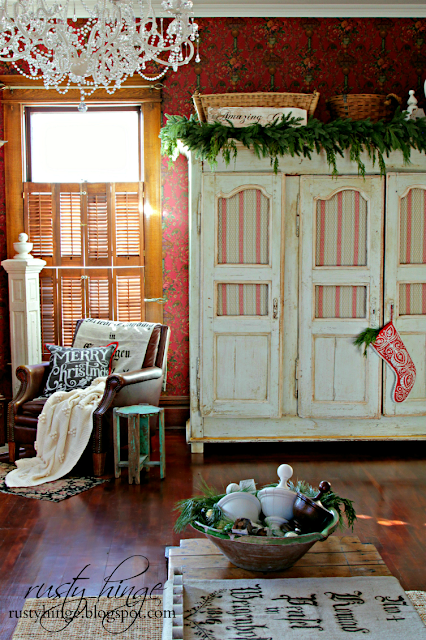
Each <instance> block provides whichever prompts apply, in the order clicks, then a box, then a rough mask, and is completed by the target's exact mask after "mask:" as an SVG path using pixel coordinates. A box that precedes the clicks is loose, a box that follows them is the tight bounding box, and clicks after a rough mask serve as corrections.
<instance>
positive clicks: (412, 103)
mask: <svg viewBox="0 0 426 640" xmlns="http://www.w3.org/2000/svg"><path fill="white" fill-rule="evenodd" d="M408 94H409V96H408V100H407V109H406V110H407V113H408V115H407V118H406V119H407V120H409V119H410V118H411V117H412V116H413V115H414V113H415V112H416V111H417V102H418V100H417V98H416V96H415V95H414V91H413V89H410V91H409V92H408Z"/></svg>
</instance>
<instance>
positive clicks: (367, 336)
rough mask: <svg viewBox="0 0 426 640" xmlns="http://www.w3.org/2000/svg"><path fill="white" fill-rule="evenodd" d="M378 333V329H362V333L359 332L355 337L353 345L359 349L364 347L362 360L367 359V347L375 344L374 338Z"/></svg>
mask: <svg viewBox="0 0 426 640" xmlns="http://www.w3.org/2000/svg"><path fill="white" fill-rule="evenodd" d="M379 333H380V329H373V328H371V327H368V328H367V329H364V331H361V333H359V334H358V335H357V336H356V337H355V340H354V341H353V344H354V345H355V346H356V347H359V348H360V349H362V348H363V347H364V354H363V355H364V358H366V357H367V349H368V347H369V346H370V344H374V343H375V342H376V338H377V336H378V335H379Z"/></svg>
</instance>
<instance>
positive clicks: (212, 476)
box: [0, 430, 426, 640]
mask: <svg viewBox="0 0 426 640" xmlns="http://www.w3.org/2000/svg"><path fill="white" fill-rule="evenodd" d="M425 460H426V446H425V443H422V442H412V443H410V442H404V443H401V442H399V443H349V442H347V443H334V444H327V443H321V444H309V445H306V444H286V443H281V444H274V445H268V444H245V445H210V446H206V452H205V454H204V456H192V457H191V454H190V451H189V448H188V447H187V445H186V444H185V440H184V435H183V431H180V430H176V431H169V432H168V433H167V477H166V479H165V480H164V481H160V479H159V475H158V469H153V470H152V471H151V473H150V475H149V476H147V477H146V478H144V479H143V480H142V483H141V485H140V486H136V485H129V484H128V483H127V477H126V472H125V471H123V477H122V478H121V479H120V480H112V481H110V482H107V483H105V484H103V485H100V486H98V487H95V488H94V489H91V490H90V491H86V492H84V493H82V494H80V495H78V496H75V497H73V498H71V499H68V500H64V501H63V502H60V503H51V502H44V501H38V500H33V499H31V500H30V499H26V498H21V497H17V496H12V495H7V494H0V561H1V567H2V569H1V572H2V573H1V586H0V603H1V618H0V628H1V633H0V637H1V639H2V640H6V639H8V638H10V637H11V635H12V633H13V629H14V627H15V625H16V619H15V620H14V619H10V618H9V613H8V612H9V610H19V609H21V607H22V605H23V603H24V599H25V595H26V592H27V590H28V589H29V588H30V587H34V586H35V585H38V587H37V589H38V588H39V587H40V585H43V584H44V585H45V587H41V590H39V592H38V594H37V593H36V591H37V589H35V590H33V592H32V594H31V595H32V596H33V597H35V596H36V595H39V596H40V595H41V594H42V592H43V590H44V589H46V588H47V587H49V586H50V585H53V587H54V588H55V587H59V586H60V585H61V584H62V583H66V582H70V581H72V579H73V578H74V577H76V576H77V574H78V573H79V572H80V571H81V570H82V569H83V568H84V567H85V566H86V565H90V566H88V567H87V568H86V569H85V571H84V573H83V574H82V577H87V578H89V579H88V580H85V581H84V583H83V582H82V581H80V582H78V583H77V585H78V586H79V587H80V588H82V587H84V588H85V590H86V592H85V593H86V595H92V596H96V595H98V594H99V592H100V590H101V588H102V586H103V585H104V582H103V581H104V578H105V577H106V576H108V575H110V574H111V572H112V571H113V569H114V568H115V567H117V565H119V564H120V563H122V562H123V561H126V559H127V558H129V560H127V561H126V562H125V563H124V564H123V565H122V567H121V568H120V569H118V570H117V571H116V572H115V573H114V575H113V577H112V578H111V580H113V579H114V578H116V579H117V580H118V579H125V578H129V580H127V581H126V580H125V581H124V582H123V583H121V587H122V586H124V585H132V586H135V587H136V588H141V587H142V586H146V587H148V588H149V590H151V589H153V588H155V587H156V585H157V584H158V583H161V584H164V582H165V580H166V560H165V557H164V548H165V546H166V545H173V544H174V545H178V544H179V539H180V537H197V536H198V534H196V533H195V532H194V531H192V530H187V531H185V532H184V533H183V534H182V535H181V536H179V535H177V534H175V533H173V524H174V521H175V514H174V513H173V506H174V504H175V502H176V501H177V500H179V499H180V498H185V497H188V496H190V495H191V494H192V493H193V492H196V490H197V486H198V484H199V479H200V476H203V478H204V479H205V480H206V481H207V482H208V483H210V484H214V485H216V486H217V487H218V489H221V488H222V487H225V486H226V485H227V484H228V483H229V482H232V481H233V482H235V481H237V482H238V481H239V480H240V479H243V478H255V480H256V482H257V483H258V485H262V484H266V483H268V482H271V481H274V480H275V473H276V468H277V466H278V465H279V464H281V463H283V462H287V463H290V464H291V465H292V466H293V468H294V473H295V476H296V477H298V478H303V479H305V480H307V481H309V482H310V483H311V484H314V485H317V484H318V483H319V482H320V481H321V480H329V481H330V482H331V484H332V486H333V488H334V489H335V490H336V492H337V493H339V494H340V495H343V496H345V497H348V498H351V499H353V500H354V501H355V507H356V510H357V513H358V515H359V520H358V522H357V524H356V526H355V530H354V533H355V534H356V535H358V536H359V537H360V539H361V540H362V541H364V542H372V543H373V544H375V545H376V547H377V549H378V550H379V552H380V553H381V555H382V557H383V559H384V560H385V562H386V564H387V565H388V567H389V569H390V570H391V572H392V573H393V574H394V575H395V576H396V577H397V578H398V579H399V580H400V582H401V584H402V586H403V587H404V588H405V589H420V590H426V465H425ZM130 556H133V557H132V558H130ZM141 556H142V557H141ZM143 557H145V558H146V559H147V560H145V559H144V558H143ZM148 562H149V568H148ZM137 573H141V574H142V575H139V576H138V577H132V576H135V575H136V574H137ZM119 586H120V583H118V582H116V583H115V591H114V593H115V592H116V589H117V587H119ZM62 590H64V587H62ZM120 593H122V592H119V593H118V595H120ZM110 594H111V595H112V592H110Z"/></svg>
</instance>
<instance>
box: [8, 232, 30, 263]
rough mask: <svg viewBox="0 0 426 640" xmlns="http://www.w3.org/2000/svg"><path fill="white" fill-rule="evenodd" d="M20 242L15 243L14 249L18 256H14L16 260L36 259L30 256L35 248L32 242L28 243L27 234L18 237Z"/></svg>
mask: <svg viewBox="0 0 426 640" xmlns="http://www.w3.org/2000/svg"><path fill="white" fill-rule="evenodd" d="M18 240H19V242H14V243H13V248H14V249H15V251H16V256H13V257H14V259H15V260H34V257H33V256H32V255H31V254H30V251H31V250H32V248H33V243H32V242H27V240H28V236H27V234H26V233H20V234H19V236H18Z"/></svg>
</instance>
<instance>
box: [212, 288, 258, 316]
mask: <svg viewBox="0 0 426 640" xmlns="http://www.w3.org/2000/svg"><path fill="white" fill-rule="evenodd" d="M217 315H218V316H267V315H268V285H267V284H218V286H217Z"/></svg>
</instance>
